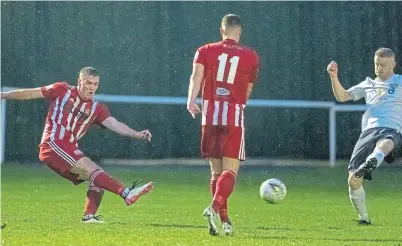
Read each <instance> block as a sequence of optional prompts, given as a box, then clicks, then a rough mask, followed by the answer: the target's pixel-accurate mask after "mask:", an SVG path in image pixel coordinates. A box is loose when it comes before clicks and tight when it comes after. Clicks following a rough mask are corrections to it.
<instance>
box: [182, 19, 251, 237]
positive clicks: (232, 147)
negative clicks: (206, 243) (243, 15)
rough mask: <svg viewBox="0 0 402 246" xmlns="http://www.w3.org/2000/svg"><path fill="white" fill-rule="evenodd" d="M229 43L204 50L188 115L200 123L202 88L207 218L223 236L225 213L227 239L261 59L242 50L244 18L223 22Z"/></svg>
mask: <svg viewBox="0 0 402 246" xmlns="http://www.w3.org/2000/svg"><path fill="white" fill-rule="evenodd" d="M220 32H221V35H222V39H223V41H220V42H217V43H210V44H206V45H204V46H202V47H200V48H198V50H197V52H196V54H195V58H194V61H193V72H192V75H191V77H190V85H189V91H188V101H187V109H188V111H189V112H190V114H191V115H192V116H193V118H195V115H196V114H198V113H201V109H200V108H199V106H198V105H197V104H196V103H195V100H196V98H197V96H198V93H199V91H200V88H201V86H202V122H201V124H202V134H201V155H202V156H203V158H206V159H209V163H210V167H211V182H210V190H211V194H212V196H213V199H212V203H211V205H210V206H209V207H207V208H206V209H205V210H204V212H203V215H204V217H205V218H206V219H207V220H208V224H209V233H210V234H211V235H217V225H216V218H217V214H218V213H219V215H220V219H221V221H222V233H223V234H224V235H230V234H232V225H231V222H230V220H229V217H228V211H227V200H228V197H229V196H230V194H231V193H232V191H233V188H234V186H235V183H236V176H237V173H238V170H239V165H240V161H244V160H245V157H246V152H245V141H244V135H245V128H244V108H245V106H246V101H247V99H248V98H249V96H250V94H251V91H252V88H253V85H254V84H253V83H254V82H255V81H256V79H257V74H258V67H259V58H258V55H257V53H256V52H255V51H254V50H252V49H250V48H247V47H246V46H243V45H241V44H239V40H240V36H241V33H242V24H241V20H240V18H239V16H237V15H233V14H229V15H226V16H224V17H223V19H222V23H221V28H220Z"/></svg>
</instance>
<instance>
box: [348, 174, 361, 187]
mask: <svg viewBox="0 0 402 246" xmlns="http://www.w3.org/2000/svg"><path fill="white" fill-rule="evenodd" d="M348 184H349V187H350V188H351V189H352V190H356V189H359V188H360V187H361V186H362V184H363V178H356V177H355V175H354V174H353V173H351V174H350V175H349V178H348Z"/></svg>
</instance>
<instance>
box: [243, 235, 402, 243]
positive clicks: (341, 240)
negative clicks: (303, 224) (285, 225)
mask: <svg viewBox="0 0 402 246" xmlns="http://www.w3.org/2000/svg"><path fill="white" fill-rule="evenodd" d="M248 237H250V238H254V239H265V240H266V239H281V240H295V239H296V240H297V239H300V240H311V241H338V242H362V243H363V242H366V243H368V242H371V243H398V244H397V245H399V244H400V243H402V241H401V240H398V239H368V238H360V239H359V238H350V239H347V238H313V237H294V236H292V237H286V236H248Z"/></svg>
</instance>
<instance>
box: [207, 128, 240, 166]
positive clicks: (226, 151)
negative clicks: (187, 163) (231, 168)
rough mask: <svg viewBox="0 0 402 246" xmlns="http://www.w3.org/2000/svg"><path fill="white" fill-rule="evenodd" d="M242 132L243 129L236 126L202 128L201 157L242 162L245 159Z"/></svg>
mask: <svg viewBox="0 0 402 246" xmlns="http://www.w3.org/2000/svg"><path fill="white" fill-rule="evenodd" d="M244 131H245V129H244V128H242V127H237V126H205V125H204V126H202V134H201V155H202V157H203V158H209V157H211V158H222V157H228V158H233V159H238V160H241V161H244V160H245V159H246V151H245V148H244V147H245V142H244Z"/></svg>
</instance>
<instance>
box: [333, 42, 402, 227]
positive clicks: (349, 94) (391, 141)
mask: <svg viewBox="0 0 402 246" xmlns="http://www.w3.org/2000/svg"><path fill="white" fill-rule="evenodd" d="M395 66H396V62H395V54H394V52H393V51H392V50H391V49H388V48H380V49H378V50H377V51H376V52H375V55H374V67H375V74H376V76H377V77H376V78H375V79H371V78H369V77H367V78H366V79H365V80H364V81H362V82H361V83H359V84H357V85H355V86H353V87H351V88H350V89H348V90H345V89H344V88H343V86H342V85H341V83H340V82H339V79H338V65H337V64H336V62H334V61H332V62H331V63H330V64H329V65H328V67H327V71H328V74H329V76H330V78H331V83H332V90H333V92H334V95H335V98H336V100H337V101H338V102H346V101H349V100H354V101H357V100H359V99H361V98H363V97H364V99H365V101H366V105H367V110H366V112H365V113H364V114H363V117H362V126H361V127H362V132H361V134H360V136H359V139H358V140H357V143H356V145H355V148H354V150H353V154H352V157H351V159H350V162H349V166H348V170H349V178H348V184H349V197H350V200H351V201H352V204H353V206H354V208H355V210H356V212H357V213H358V214H359V220H358V223H359V224H362V225H369V224H371V221H370V218H369V216H368V212H367V207H366V193H365V191H364V189H363V186H362V184H363V179H366V180H371V179H372V178H371V173H372V171H373V170H374V169H375V168H377V167H378V166H380V165H381V163H382V162H383V161H384V160H385V161H386V162H387V163H392V162H393V161H394V160H395V157H394V152H395V151H394V150H398V149H399V148H400V146H401V139H402V135H401V131H402V76H401V75H399V74H394V68H395Z"/></svg>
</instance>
